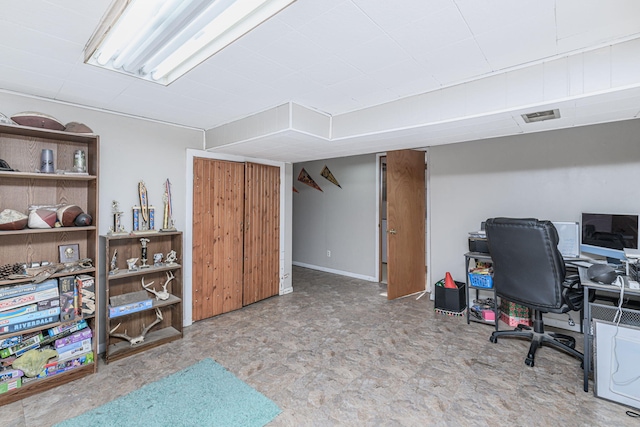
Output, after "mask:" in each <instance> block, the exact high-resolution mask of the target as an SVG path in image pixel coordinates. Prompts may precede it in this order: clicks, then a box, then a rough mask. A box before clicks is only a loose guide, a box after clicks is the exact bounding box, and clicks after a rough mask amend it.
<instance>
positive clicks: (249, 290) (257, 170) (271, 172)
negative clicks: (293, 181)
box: [243, 163, 280, 305]
mask: <svg viewBox="0 0 640 427" xmlns="http://www.w3.org/2000/svg"><path fill="white" fill-rule="evenodd" d="M245 170H246V172H245V209H244V211H245V233H244V286H243V288H244V290H243V305H248V304H252V303H254V302H256V301H260V300H263V299H266V298H269V297H272V296H274V295H278V293H279V289H280V168H278V167H275V166H268V165H262V164H256V163H247V164H246V169H245Z"/></svg>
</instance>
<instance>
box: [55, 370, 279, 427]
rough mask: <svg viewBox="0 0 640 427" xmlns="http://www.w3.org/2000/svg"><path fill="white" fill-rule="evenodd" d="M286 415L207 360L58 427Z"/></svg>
mask: <svg viewBox="0 0 640 427" xmlns="http://www.w3.org/2000/svg"><path fill="white" fill-rule="evenodd" d="M280 412H282V411H281V410H280V408H279V407H278V406H277V405H276V404H275V403H273V402H272V401H271V400H269V399H268V398H266V397H265V396H264V395H263V394H261V393H259V392H258V391H256V390H254V389H253V388H251V387H250V386H249V385H247V384H246V383H245V382H243V381H241V380H239V379H238V378H236V376H235V375H233V374H232V373H231V372H229V371H227V370H226V369H225V368H224V367H222V366H221V365H219V364H218V363H216V362H214V361H213V360H212V359H204V360H202V361H200V362H198V363H196V364H195V365H191V366H189V367H188V368H186V369H183V370H182V371H179V372H176V373H174V374H171V375H169V376H168V377H165V378H163V379H161V380H158V381H156V382H154V383H151V384H147V385H145V386H143V387H141V388H139V389H138V390H135V391H132V392H131V393H129V394H127V395H125V396H122V397H119V398H117V399H115V400H113V401H111V402H109V403H107V404H105V405H102V406H100V407H98V408H95V409H93V410H91V411H89V412H85V413H84V414H82V415H79V416H77V417H75V418H71V419H69V420H66V421H63V422H61V423H59V424H57V425H56V427H81V426H82V427H86V426H91V427H100V426H110V427H111V426H128V427H132V426H154V427H155V426H172V427H177V426H233V427H239V426H247V427H254V426H256V427H257V426H264V425H266V424H268V423H269V422H271V421H272V420H273V419H274V418H275V417H276V416H277V415H278V414H279V413H280Z"/></svg>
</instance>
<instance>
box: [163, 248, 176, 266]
mask: <svg viewBox="0 0 640 427" xmlns="http://www.w3.org/2000/svg"><path fill="white" fill-rule="evenodd" d="M177 259H178V255H177V254H176V251H174V250H173V249H172V250H171V251H169V253H168V254H167V257H166V260H167V265H168V266H174V265H176V260H177Z"/></svg>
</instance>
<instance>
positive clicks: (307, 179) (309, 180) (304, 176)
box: [298, 168, 322, 191]
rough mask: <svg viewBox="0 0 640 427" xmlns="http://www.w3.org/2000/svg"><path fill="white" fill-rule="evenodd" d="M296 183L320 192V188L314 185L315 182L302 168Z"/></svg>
mask: <svg viewBox="0 0 640 427" xmlns="http://www.w3.org/2000/svg"><path fill="white" fill-rule="evenodd" d="M298 181H300V182H302V183H303V184H307V185H308V186H309V187H313V188H315V189H316V190H320V191H322V188H320V186H319V185H318V184H316V182H315V181H314V180H313V178H311V176H310V175H309V173H308V172H307V171H306V170H304V168H302V170H301V171H300V174H299V175H298Z"/></svg>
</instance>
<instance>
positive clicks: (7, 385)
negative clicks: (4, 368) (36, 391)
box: [0, 377, 22, 394]
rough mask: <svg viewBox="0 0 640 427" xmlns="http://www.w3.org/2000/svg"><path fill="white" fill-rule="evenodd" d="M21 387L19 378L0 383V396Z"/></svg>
mask: <svg viewBox="0 0 640 427" xmlns="http://www.w3.org/2000/svg"><path fill="white" fill-rule="evenodd" d="M21 386H22V378H21V377H17V378H11V379H10V380H7V381H2V382H0V394H2V393H6V392H8V391H9V390H15V389H17V388H20V387H21Z"/></svg>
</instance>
